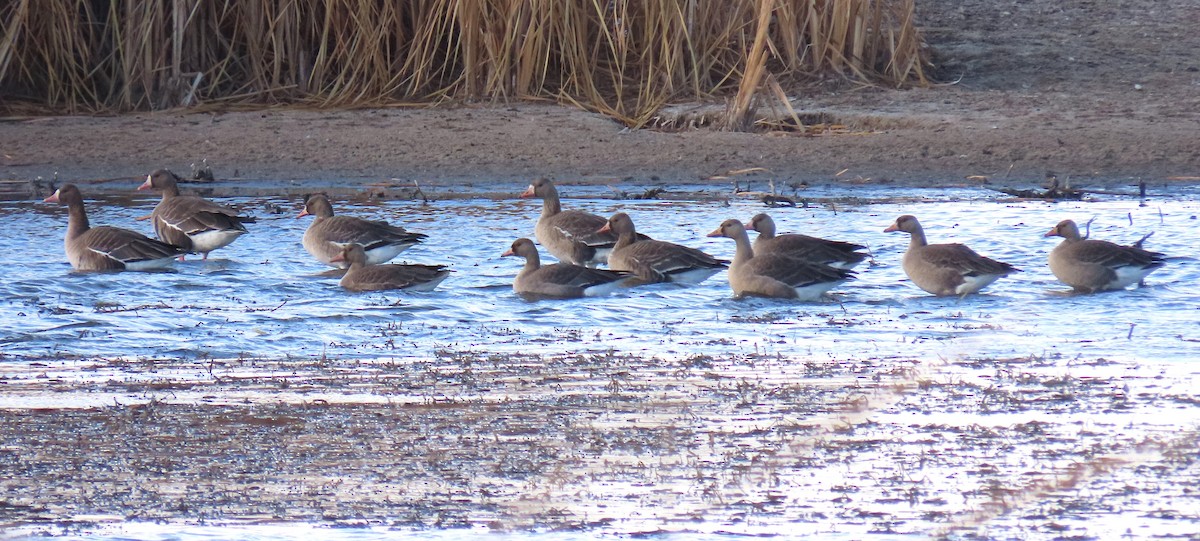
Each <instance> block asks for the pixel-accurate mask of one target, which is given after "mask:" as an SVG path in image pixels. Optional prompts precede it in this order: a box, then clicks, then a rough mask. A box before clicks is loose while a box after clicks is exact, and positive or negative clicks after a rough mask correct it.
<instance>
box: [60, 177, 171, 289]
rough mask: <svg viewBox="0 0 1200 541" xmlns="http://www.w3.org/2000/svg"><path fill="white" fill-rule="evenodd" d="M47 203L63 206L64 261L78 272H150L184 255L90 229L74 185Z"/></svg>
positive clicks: (118, 232)
mask: <svg viewBox="0 0 1200 541" xmlns="http://www.w3.org/2000/svg"><path fill="white" fill-rule="evenodd" d="M44 201H45V202H47V203H60V204H63V205H66V206H67V212H68V214H67V216H68V218H67V235H66V240H65V241H64V245H65V247H66V251H67V260H68V261H70V262H71V266H72V267H74V269H75V270H79V271H97V270H122V269H128V270H150V269H161V268H163V267H167V266H170V265H171V263H172V262H173V261H174V260H175V258H177V257H179V256H181V255H183V254H184V253H186V252H185V251H184V250H183V249H182V248H180V247H178V246H173V245H170V244H167V243H165V242H162V241H158V240H154V239H152V238H149V237H147V236H145V235H142V234H141V233H138V232H136V231H130V230H128V229H121V228H119V227H109V226H103V225H102V226H99V227H90V225H89V224H88V217H87V211H85V210H84V208H83V194H81V193H79V188H77V187H76V186H75V185H74V184H64V185H63V186H62V187H61V188H59V189H58V190H56V191H55V192H54V194H52V195H51V196H50V197H47V198H46V199H44Z"/></svg>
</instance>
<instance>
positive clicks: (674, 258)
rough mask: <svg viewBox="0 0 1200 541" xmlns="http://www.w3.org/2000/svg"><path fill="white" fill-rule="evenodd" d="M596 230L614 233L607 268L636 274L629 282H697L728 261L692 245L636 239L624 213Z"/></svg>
mask: <svg viewBox="0 0 1200 541" xmlns="http://www.w3.org/2000/svg"><path fill="white" fill-rule="evenodd" d="M600 232H601V233H614V234H616V235H617V239H618V240H617V244H616V245H615V246H614V247H613V251H612V253H611V254H610V255H609V257H608V267H609V268H610V269H613V270H622V271H628V272H632V273H634V274H635V275H637V276H636V278H631V279H630V281H629V284H630V285H640V284H651V283H658V282H676V283H681V284H698V283H700V282H703V281H704V280H707V279H708V277H710V276H712V275H714V274H716V273H717V272H718V271H720V270H721V269H724V268H726V267H728V266H729V262H728V261H725V260H723V259H717V258H714V257H713V256H711V255H708V254H706V253H704V252H701V251H700V250H697V249H695V248H689V247H687V246H681V245H679V244H674V243H670V242H665V241H660V240H652V239H647V240H638V235H637V230H636V229H635V227H634V225H633V219H631V218H630V217H629V215H628V214H625V213H624V212H618V213H616V214H613V215H612V217H611V218H609V219H608V221H607V222H606V223H605V224H604V227H602V228H601V229H600Z"/></svg>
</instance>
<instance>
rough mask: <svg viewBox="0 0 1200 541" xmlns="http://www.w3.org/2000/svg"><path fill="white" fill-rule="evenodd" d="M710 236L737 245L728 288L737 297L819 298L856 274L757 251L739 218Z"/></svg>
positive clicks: (728, 221)
mask: <svg viewBox="0 0 1200 541" xmlns="http://www.w3.org/2000/svg"><path fill="white" fill-rule="evenodd" d="M708 236H710V237H726V238H730V239H733V241H734V242H735V243H736V245H737V248H736V252H735V253H734V256H733V264H731V265H730V266H729V287H730V288H731V289H733V293H734V295H735V296H738V297H744V296H747V295H753V296H756V297H774V298H780V299H800V300H817V299H819V298H820V297H821V295H824V294H825V292H826V291H829V290H830V289H832V288H833V287H834V286H836V285H838V284H840V283H842V282H845V281H846V280H849V279H851V278H852V277H853V276H854V273H853V272H851V271H850V270H847V269H839V268H835V267H831V266H829V265H825V264H823V263H814V262H811V261H806V260H803V259H799V258H795V257H789V256H786V255H783V254H779V253H757V252H755V249H754V248H753V247H752V246H751V245H750V235H749V234H748V233H746V228H745V226H744V225H743V224H742V222H739V221H737V220H733V219H729V220H725V221H724V222H721V225H720V227H718V228H717V229H715V230H714V231H713V232H712V233H709V234H708Z"/></svg>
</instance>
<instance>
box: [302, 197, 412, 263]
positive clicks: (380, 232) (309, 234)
mask: <svg viewBox="0 0 1200 541" xmlns="http://www.w3.org/2000/svg"><path fill="white" fill-rule="evenodd" d="M308 215H313V216H316V219H314V220H313V222H312V223H311V224H309V226H308V229H307V230H306V231H305V232H304V239H303V243H304V249H305V250H308V253H310V254H312V256H313V257H315V258H317V260H319V261H320V262H322V263H327V264H329V265H333V266H334V267H338V268H342V269H344V268H346V267H347V266H349V264H348V263H346V262H345V261H342V260H338V261H334V258H336V257H337V256H338V254H341V253H342V250H343V249H344V248H345V247H346V246H348V245H350V244H358V245H361V246H362V248H363V251H364V252H365V253H366V254H367V264H368V265H378V264H380V263H386V262H388V261H391V260H392V258H394V257H396V256H397V255H399V254H400V252H403V251H404V250H407V249H409V248H411V247H413V246H414V245H416V244H417V243H419V242H421V241H422V240H424V239H425V238H426V237H427V235H425V234H422V233H413V232H411V231H405V230H404V228H403V227H397V226H393V225H388V223H387V222H383V221H370V220H364V219H362V218H355V217H353V216H334V215H333V205H330V204H329V198H328V197H325V195H323V194H311V195H309V196H307V197H305V198H304V210H302V211H301V212H300V214H299V215H297V216H296V217H297V218H301V217H304V216H308Z"/></svg>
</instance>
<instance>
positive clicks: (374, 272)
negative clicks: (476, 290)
mask: <svg viewBox="0 0 1200 541" xmlns="http://www.w3.org/2000/svg"><path fill="white" fill-rule="evenodd" d="M333 262H334V263H346V264H347V265H348V268H347V269H346V274H345V275H343V276H342V280H341V282H339V284H340V285H341V286H342V287H343V288H345V289H348V290H350V291H383V290H387V289H405V290H408V291H433V288H435V287H437V285H438V284H440V283H442V280H445V279H446V277H447V276H449V275H450V269H448V268H446V266H445V265H372V264H370V263H367V253H366V251H365V250H363V247H362V246H359V245H358V244H348V245H346V246H345V247H344V248H342V253H340V254H338V255H336V256H334V257H333Z"/></svg>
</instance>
